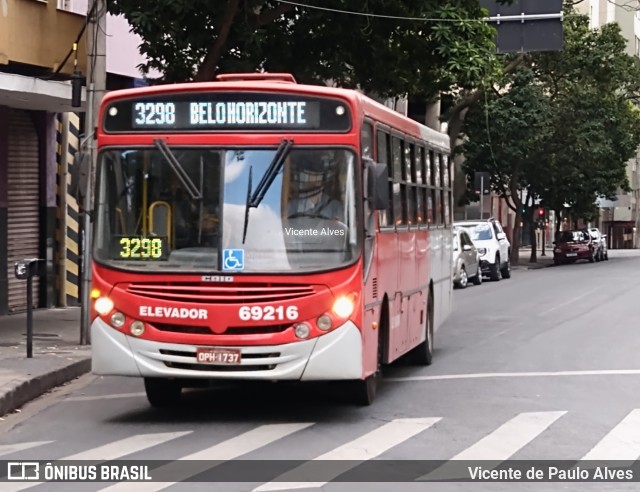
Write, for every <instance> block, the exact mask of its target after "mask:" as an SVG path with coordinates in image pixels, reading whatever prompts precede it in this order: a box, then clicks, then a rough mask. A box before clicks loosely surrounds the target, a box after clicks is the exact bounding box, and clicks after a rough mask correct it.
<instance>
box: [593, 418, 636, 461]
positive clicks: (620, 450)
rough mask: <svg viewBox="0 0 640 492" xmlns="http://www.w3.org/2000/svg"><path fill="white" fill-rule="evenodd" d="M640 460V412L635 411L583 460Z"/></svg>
mask: <svg viewBox="0 0 640 492" xmlns="http://www.w3.org/2000/svg"><path fill="white" fill-rule="evenodd" d="M638 458H640V410H639V409H635V410H632V411H631V412H629V414H628V415H627V416H626V417H625V418H624V419H622V421H620V423H619V424H618V425H616V426H615V427H614V428H613V429H611V431H610V432H609V433H608V434H607V435H606V436H604V437H603V438H602V440H601V441H600V442H598V444H596V445H595V446H594V447H593V448H592V449H591V450H590V451H589V452H588V453H587V454H585V455H584V457H583V458H582V460H602V461H613V460H616V461H617V460H624V461H636V460H637V459H638Z"/></svg>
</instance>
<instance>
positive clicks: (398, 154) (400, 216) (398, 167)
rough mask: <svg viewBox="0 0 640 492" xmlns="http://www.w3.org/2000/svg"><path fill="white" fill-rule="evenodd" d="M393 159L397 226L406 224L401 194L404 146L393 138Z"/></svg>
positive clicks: (395, 219)
mask: <svg viewBox="0 0 640 492" xmlns="http://www.w3.org/2000/svg"><path fill="white" fill-rule="evenodd" d="M391 158H392V162H393V195H392V196H393V221H394V223H395V225H396V226H399V225H403V224H406V221H405V220H404V217H405V215H406V213H404V210H403V206H402V196H401V194H400V182H401V181H402V165H403V159H402V144H401V141H400V138H398V137H395V136H394V137H391Z"/></svg>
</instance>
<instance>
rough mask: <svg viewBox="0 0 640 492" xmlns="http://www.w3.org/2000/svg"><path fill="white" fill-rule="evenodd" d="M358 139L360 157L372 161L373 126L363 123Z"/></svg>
mask: <svg viewBox="0 0 640 492" xmlns="http://www.w3.org/2000/svg"><path fill="white" fill-rule="evenodd" d="M360 139H361V142H360V147H361V154H362V157H363V158H364V159H373V126H372V125H371V123H369V122H366V121H365V122H364V124H363V125H362V133H361V134H360Z"/></svg>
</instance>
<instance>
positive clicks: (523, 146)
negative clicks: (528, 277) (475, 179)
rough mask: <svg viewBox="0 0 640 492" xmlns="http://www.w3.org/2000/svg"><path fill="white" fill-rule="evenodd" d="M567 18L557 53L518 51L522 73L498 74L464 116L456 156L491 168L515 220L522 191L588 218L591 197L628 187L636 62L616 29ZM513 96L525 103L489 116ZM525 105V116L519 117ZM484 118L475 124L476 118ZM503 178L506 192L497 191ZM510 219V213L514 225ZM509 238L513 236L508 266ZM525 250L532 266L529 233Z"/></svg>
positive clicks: (635, 127) (635, 129)
mask: <svg viewBox="0 0 640 492" xmlns="http://www.w3.org/2000/svg"><path fill="white" fill-rule="evenodd" d="M567 14H569V15H567V18H566V20H565V48H564V50H563V51H561V52H553V53H535V54H526V55H521V57H520V61H519V63H518V67H519V68H518V69H517V72H518V73H519V74H520V73H521V74H524V73H526V74H529V75H527V78H522V75H517V76H515V82H514V75H512V74H506V75H505V76H504V79H503V81H502V82H501V83H500V84H498V85H497V87H496V88H497V92H496V93H494V94H492V95H491V97H488V98H487V100H486V102H485V101H482V100H480V101H479V102H478V107H477V108H474V110H472V111H470V115H471V114H475V115H476V116H475V117H474V118H472V119H470V120H469V121H467V122H466V126H465V128H464V132H465V134H466V135H467V136H468V142H467V143H466V144H465V145H464V146H463V151H464V152H465V157H466V158H467V160H468V161H467V164H466V168H467V169H468V170H469V171H470V172H471V171H490V172H491V167H492V166H493V167H494V168H495V167H498V168H499V174H500V173H501V175H502V177H496V178H495V180H494V181H495V183H494V189H496V191H497V192H498V193H499V194H501V195H502V196H505V198H507V203H508V204H509V206H510V207H511V208H512V209H513V210H514V211H515V212H516V214H521V213H522V207H521V206H518V205H517V202H518V198H517V197H518V196H523V195H524V196H527V197H529V199H531V200H533V199H534V198H535V199H540V200H541V201H542V204H543V205H544V206H545V207H547V208H550V209H553V210H556V211H557V212H559V211H561V210H562V211H567V210H568V211H570V212H571V214H572V216H573V217H574V218H578V217H581V218H585V219H592V218H593V217H594V208H595V202H596V200H597V198H598V197H612V196H613V195H615V193H616V190H617V189H618V188H619V187H622V188H628V183H627V178H626V163H627V160H628V159H629V158H630V157H632V156H633V155H634V154H635V152H636V149H637V147H638V145H639V144H640V117H639V113H638V110H637V109H636V107H635V106H634V105H633V104H632V103H631V99H632V98H635V97H636V88H637V84H638V80H640V66H639V64H638V61H637V60H636V59H635V58H634V57H631V56H629V55H627V54H626V52H625V47H626V41H625V40H624V38H623V37H622V35H621V34H620V29H619V27H618V26H617V24H610V25H607V26H604V27H603V28H602V29H599V30H591V29H589V26H588V18H586V17H584V16H578V15H576V14H575V12H573V11H571V10H567ZM523 82H526V85H527V86H530V87H529V89H528V90H525V87H523V86H522V83H523ZM516 96H517V97H525V99H526V101H527V105H524V104H525V103H524V101H523V100H518V102H517V104H521V105H523V106H522V108H520V110H516V109H515V108H514V110H512V111H496V109H495V108H496V105H498V102H497V101H500V100H504V101H505V103H507V102H508V101H509V100H511V99H513V98H514V97H516ZM534 99H536V100H535V101H534ZM498 107H501V106H498ZM526 108H528V110H530V111H532V113H531V114H529V115H527V114H526V111H525V110H526ZM541 108H544V115H545V116H544V118H543V120H541V121H540V120H538V119H536V118H537V115H540V114H542V113H540V110H541ZM483 114H484V116H485V118H484V120H483V119H482V118H481V117H479V116H478V115H480V116H482V115H483ZM514 118H516V119H517V121H516V122H514V121H513V120H514ZM521 118H522V119H523V120H522V119H521ZM519 121H520V122H521V121H530V122H532V123H534V122H535V124H534V125H533V126H532V127H531V129H530V131H529V132H527V135H526V136H524V137H521V138H520V139H517V140H512V138H514V137H515V138H517V135H514V132H515V131H516V130H517V129H524V128H520V127H519V126H518V124H517V123H518V122H519ZM511 125H515V126H514V127H513V128H512V127H511ZM487 128H490V131H488V130H487ZM500 129H504V131H505V132H506V133H501V132H499V131H498V130H500ZM524 130H526V129H524ZM529 133H537V134H538V135H536V137H533V136H531V135H529ZM496 134H498V135H496ZM538 137H540V138H538ZM483 145H484V146H487V147H488V148H489V149H490V150H492V151H493V153H494V155H499V156H500V157H501V158H500V159H499V160H498V159H495V160H494V164H493V165H489V164H488V162H489V161H487V160H486V156H485V153H482V152H478V149H481V148H483V147H482V146H483ZM496 149H498V151H496ZM523 156H526V157H525V158H524V159H523ZM516 163H524V164H516ZM506 181H508V182H509V183H510V186H511V188H505V187H504V185H503V183H504V182H506ZM524 209H525V210H526V211H527V213H525V214H524V215H525V216H524V221H525V222H529V223H531V224H532V223H533V219H534V218H533V216H532V214H531V213H529V212H530V211H531V207H527V206H526V204H525V207H524ZM519 223H520V217H519V216H517V218H516V227H517V226H518V225H519ZM532 230H533V229H532ZM517 240H518V234H514V243H516V247H515V248H513V255H512V260H513V261H514V262H515V261H517V259H518V252H517V249H518V248H517ZM532 244H533V246H534V247H533V248H532V257H531V261H536V256H535V235H533V237H532Z"/></svg>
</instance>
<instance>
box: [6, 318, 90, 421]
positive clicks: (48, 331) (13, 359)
mask: <svg viewBox="0 0 640 492" xmlns="http://www.w3.org/2000/svg"><path fill="white" fill-rule="evenodd" d="M26 333H27V314H26V313H21V314H14V315H9V316H0V416H2V415H5V414H7V413H9V412H12V411H13V410H15V409H17V408H20V407H21V406H22V405H24V404H25V403H27V402H28V401H31V400H33V399H35V398H37V397H39V396H41V395H42V394H44V393H46V392H47V391H50V390H51V389H53V388H55V387H56V386H59V385H61V384H64V383H66V382H68V381H71V380H72V379H75V378H77V377H78V376H81V375H82V374H85V373H87V372H89V371H90V370H91V348H90V346H89V345H85V346H81V345H79V341H80V308H65V309H38V310H35V311H34V312H33V358H31V359H28V358H27V337H26Z"/></svg>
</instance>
